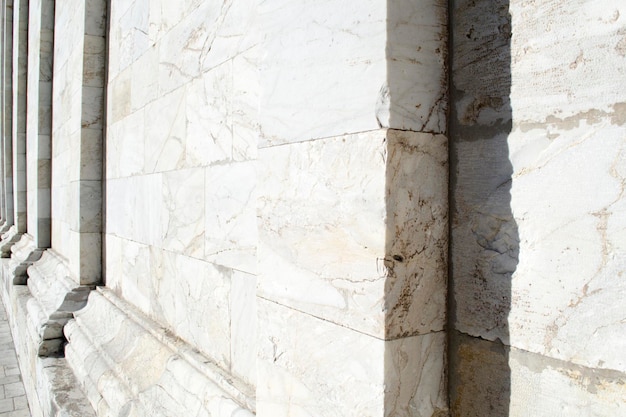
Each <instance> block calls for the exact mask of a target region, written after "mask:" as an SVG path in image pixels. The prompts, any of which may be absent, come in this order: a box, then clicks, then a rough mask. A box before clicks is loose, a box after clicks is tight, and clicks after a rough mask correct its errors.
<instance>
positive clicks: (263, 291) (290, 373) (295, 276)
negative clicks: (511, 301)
mask: <svg viewBox="0 0 626 417" xmlns="http://www.w3.org/2000/svg"><path fill="white" fill-rule="evenodd" d="M342 7H343V8H344V11H345V12H346V13H348V14H349V15H350V16H351V17H352V18H353V19H354V20H355V21H359V25H357V26H356V27H355V26H352V25H351V22H350V21H348V20H346V19H343V18H341V19H340V18H339V17H338V15H335V14H333V12H332V11H331V10H332V7H328V4H327V3H326V2H322V3H320V2H313V1H311V2H307V1H305V2H299V3H297V4H296V3H287V2H270V3H265V4H263V5H262V7H261V16H262V18H261V22H262V25H263V26H262V33H263V35H264V42H265V43H264V46H265V51H266V53H265V54H264V59H263V61H262V63H261V67H262V70H261V80H260V83H261V91H262V92H263V93H262V95H261V103H260V119H259V123H260V131H261V137H260V142H259V161H258V168H257V171H258V191H257V194H258V201H259V203H258V211H257V213H258V218H259V222H258V223H259V265H258V268H259V272H258V291H257V297H258V304H259V309H260V311H259V338H260V339H259V381H260V382H259V385H258V387H257V396H258V399H257V401H258V415H259V416H305V415H319V416H326V415H327V416H332V415H351V414H358V415H386V416H387V415H388V416H392V415H407V416H418V415H439V414H443V413H446V412H447V399H446V395H447V394H446V380H445V377H444V376H443V375H441V374H439V373H438V371H437V370H442V369H443V366H444V365H443V364H444V363H445V361H446V359H445V352H446V342H445V337H444V336H443V335H444V333H443V331H444V325H445V322H446V286H447V228H448V226H447V224H448V223H447V213H448V203H447V189H448V179H447V175H448V174H447V172H448V171H447V170H448V168H447V167H448V158H447V153H448V151H447V138H446V124H447V121H446V112H447V76H446V74H447V72H446V52H445V51H446V48H447V44H446V33H447V14H446V3H444V2H439V1H422V2H408V1H407V2H402V1H401V2H384V1H381V2H379V1H375V0H373V1H366V2H360V3H359V4H358V5H357V4H356V3H348V4H343V5H342ZM334 17H336V18H334ZM320 22H324V23H323V24H320ZM303 45H307V47H303ZM330 68H332V70H331V69H330ZM328 74H332V76H329V75H328ZM294 91H298V95H297V98H294V97H293V92H294ZM287 115H288V116H287ZM286 318H288V320H287V321H288V322H285V320H286ZM311 334H312V335H311ZM330 335H332V336H330ZM308 336H311V339H310V340H309V339H308ZM300 339H302V340H300ZM333 340H338V341H339V343H337V344H335V343H334V342H333ZM301 342H302V343H301ZM366 345H369V346H372V347H373V346H375V348H371V349H368V354H367V355H365V356H360V355H357V354H355V353H353V354H349V353H347V352H350V351H353V352H357V351H358V352H363V351H364V346H366ZM407 346H411V348H406V347H407ZM417 346H420V347H419V348H417ZM309 348H310V350H309ZM344 354H345V355H350V357H354V360H353V361H351V360H348V359H346V357H344V356H343V355H344ZM322 357H323V358H324V359H323V360H322V359H321V358H322ZM407 363H411V364H412V365H410V366H408V368H411V369H413V371H415V372H417V374H414V375H412V376H411V377H413V378H417V379H416V380H419V381H420V383H415V384H414V385H413V384H411V383H407V381H408V380H409V379H411V377H409V376H408V374H406V372H408V371H407V369H408V368H407V369H405V368H403V367H404V366H406V365H407ZM327 364H328V365H329V366H328V367H327V366H326V365H327ZM343 366H346V367H348V368H349V369H350V371H345V372H341V371H340V372H336V370H337V367H339V368H342V367H343ZM426 370H428V371H426ZM422 371H426V373H428V374H429V375H430V376H432V378H436V379H437V380H436V381H435V380H431V379H429V378H423V379H421V378H420V377H419V376H418V374H419V373H420V372H422ZM430 372H433V373H432V374H430ZM435 375H436V376H435ZM344 376H345V378H347V379H342V378H344ZM396 384H398V385H396ZM353 387H359V388H357V389H355V392H350V390H351V389H352V388H353ZM398 387H402V388H398ZM396 388H398V390H396ZM327 392H333V393H335V394H336V397H333V398H328V397H327V395H326V393H327ZM344 407H345V408H344ZM337 410H341V411H337ZM354 410H357V411H356V412H355V411H354Z"/></svg>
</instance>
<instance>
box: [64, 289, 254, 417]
mask: <svg viewBox="0 0 626 417" xmlns="http://www.w3.org/2000/svg"><path fill="white" fill-rule="evenodd" d="M75 317H76V318H75V320H72V321H70V322H69V323H68V324H67V325H66V326H65V334H66V336H67V339H68V345H67V346H66V348H65V353H66V358H67V361H68V364H69V365H70V367H71V368H72V369H73V371H74V374H75V375H76V376H77V379H78V380H79V384H80V386H81V388H82V389H83V390H84V391H85V392H86V393H87V398H88V400H89V402H90V403H91V404H92V406H93V407H94V408H95V409H96V410H97V414H98V415H101V416H151V417H161V416H163V417H165V416H174V415H177V416H195V417H201V416H202V417H234V416H236V417H252V416H253V415H254V414H253V412H254V408H255V400H254V395H253V392H252V391H251V390H250V388H249V387H248V386H246V385H245V384H243V383H242V382H240V381H237V380H235V379H234V378H233V377H232V376H231V375H228V374H226V373H224V372H223V371H222V370H221V369H220V368H218V367H217V366H216V365H214V364H213V363H212V362H211V361H210V360H209V359H208V358H207V357H205V356H203V355H201V354H200V353H199V352H198V351H197V350H195V349H193V348H192V347H191V346H190V345H187V344H186V343H184V342H183V341H181V340H180V339H177V338H174V337H172V336H171V334H170V333H169V332H168V331H167V330H166V329H165V328H163V327H160V326H158V325H157V324H156V323H154V322H152V321H150V320H149V319H147V318H146V317H145V316H143V315H142V314H141V313H139V312H138V311H136V310H135V309H134V308H133V307H132V306H130V305H129V304H128V303H126V302H124V301H123V300H121V299H120V298H118V297H117V296H116V295H115V294H114V293H112V292H111V291H110V290H108V289H106V288H98V289H97V290H96V291H93V292H92V293H91V294H90V295H89V301H88V303H87V306H86V307H85V308H84V309H82V310H81V311H78V312H76V313H75Z"/></svg>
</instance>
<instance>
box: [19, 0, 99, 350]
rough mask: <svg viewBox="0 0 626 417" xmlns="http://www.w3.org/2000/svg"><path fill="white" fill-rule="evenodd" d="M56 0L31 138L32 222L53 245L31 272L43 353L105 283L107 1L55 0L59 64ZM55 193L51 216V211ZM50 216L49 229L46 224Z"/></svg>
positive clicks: (48, 5) (44, 33)
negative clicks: (33, 174) (35, 180)
mask: <svg viewBox="0 0 626 417" xmlns="http://www.w3.org/2000/svg"><path fill="white" fill-rule="evenodd" d="M52 6H53V2H52V1H44V2H42V3H41V10H42V14H41V16H42V21H41V43H40V51H41V54H40V61H39V65H40V68H41V69H42V71H41V73H40V79H39V87H40V88H39V91H38V96H39V100H38V103H39V104H40V105H41V106H40V107H39V111H38V116H39V117H38V120H39V127H37V128H35V127H34V126H33V130H32V132H33V137H32V139H33V141H36V144H37V146H35V147H34V150H33V152H34V153H33V155H32V164H33V165H32V169H33V172H36V173H37V174H38V178H39V179H41V182H38V183H37V184H36V185H34V184H33V186H32V192H33V200H32V207H33V209H34V210H37V211H38V213H40V214H41V215H40V216H39V218H38V219H37V220H36V221H33V223H32V227H33V228H34V230H36V234H34V235H33V237H34V238H36V239H37V242H35V243H36V244H37V245H42V246H46V244H47V243H48V239H49V238H50V237H51V239H50V243H51V248H49V249H47V250H46V251H44V252H43V254H42V255H41V258H40V259H39V260H38V261H37V262H35V263H33V264H32V265H31V266H30V267H29V268H28V270H27V272H28V288H29V290H30V292H31V294H32V298H31V299H30V300H29V301H28V314H29V316H30V317H31V318H32V322H33V323H34V327H35V329H36V333H37V336H36V338H38V342H37V343H38V345H39V348H38V354H39V355H43V356H45V355H49V354H53V353H56V352H57V351H59V349H61V348H62V345H63V341H64V337H63V333H62V331H63V326H64V325H65V323H66V322H67V321H68V320H69V319H70V318H71V316H72V312H73V311H75V310H76V309H79V308H81V307H82V306H83V305H84V304H85V302H86V298H87V295H88V293H89V291H91V290H92V289H93V288H94V286H95V284H98V283H99V282H100V281H101V235H100V233H101V228H102V225H101V224H102V190H101V189H102V185H101V175H102V174H101V171H102V119H103V87H104V61H105V28H106V18H105V17H106V2H104V1H89V2H82V1H71V2H60V3H56V8H55V9H54V10H55V13H54V56H53V61H54V62H53V66H52V67H50V64H51V61H50V59H51V58H52V57H50V56H49V53H50V51H51V49H50V47H51V43H50V42H51V41H52V32H51V30H50V28H51V26H50V23H51V22H52V21H51V20H50V19H51V18H52V17H51V16H50V15H49V14H46V12H47V11H51V10H53V7H52ZM67 45H73V47H72V48H68V47H67ZM51 69H52V74H53V79H54V82H53V83H52V87H51V85H50V80H51V78H50V70H51ZM51 90H52V91H51ZM50 91H51V93H52V94H50ZM51 97H52V99H51ZM50 100H51V104H52V117H51V125H52V131H51V134H52V146H51V155H50V154H49V153H48V152H49V151H50V147H49V146H50V139H49V136H48V135H49V133H48V132H49V126H50V121H49V119H50V112H49V109H47V108H46V103H49V102H50ZM35 105H36V104H35V103H34V104H33V107H34V106H35ZM33 111H36V109H33ZM29 116H30V113H29ZM50 158H51V161H50ZM50 164H52V169H51V177H52V178H51V183H48V182H47V181H46V174H47V172H49V170H50V168H49V166H50ZM48 187H50V188H48ZM50 193H51V194H52V198H51V213H50V214H51V216H50V214H49V213H48V212H47V211H46V210H47V204H48V202H47V196H48V195H49V194H50ZM50 217H51V219H52V220H51V228H50V229H48V222H50V220H49V219H50ZM50 234H51V235H50ZM39 247H41V246H39Z"/></svg>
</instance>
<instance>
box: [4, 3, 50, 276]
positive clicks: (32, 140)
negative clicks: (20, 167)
mask: <svg viewBox="0 0 626 417" xmlns="http://www.w3.org/2000/svg"><path fill="white" fill-rule="evenodd" d="M29 9H30V11H29V32H28V67H29V68H32V69H35V68H38V71H35V70H31V71H29V72H28V91H27V109H26V112H27V113H26V114H27V117H26V119H27V121H26V123H27V125H26V142H27V144H26V145H27V146H26V166H27V170H26V179H27V181H26V182H27V211H28V218H27V227H26V229H27V230H26V231H27V233H24V234H23V235H22V236H21V238H20V240H19V241H18V242H17V243H16V244H15V245H14V246H13V247H12V248H11V252H12V255H11V261H10V262H9V264H8V265H7V268H6V271H4V276H5V281H11V282H12V283H13V284H25V283H26V279H27V274H26V269H27V268H28V266H30V265H31V264H32V263H33V262H34V261H36V260H38V259H39V258H40V257H41V254H42V252H43V251H44V250H45V249H46V248H48V247H50V178H51V172H50V136H51V114H52V47H53V36H54V1H53V0H43V1H42V0H34V1H31V2H30V3H29Z"/></svg>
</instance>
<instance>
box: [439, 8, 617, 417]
mask: <svg viewBox="0 0 626 417" xmlns="http://www.w3.org/2000/svg"><path fill="white" fill-rule="evenodd" d="M487 10H488V11H489V13H488V14H487V12H486V11H487ZM493 10H497V13H493ZM625 13H626V10H625V8H624V6H623V5H621V4H615V3H611V2H609V1H586V0H577V1H574V2H568V3H567V4H565V3H558V2H551V1H537V2H532V3H527V2H521V1H516V0H511V1H510V3H509V2H505V1H485V2H478V3H475V2H465V1H459V2H457V4H456V9H455V11H454V12H453V17H454V16H455V15H456V16H457V17H458V20H457V24H456V25H455V37H454V38H455V41H454V42H453V44H454V45H455V48H456V49H455V50H453V51H452V54H453V62H454V63H455V64H453V79H454V88H455V89H456V96H455V103H454V105H455V109H454V110H455V117H454V118H455V120H454V123H456V128H454V130H455V134H454V135H453V140H452V143H453V149H454V151H453V155H454V159H455V160H456V161H457V162H456V164H455V167H454V172H455V175H454V177H455V184H456V185H455V187H454V189H453V194H452V195H453V199H454V203H455V204H454V209H453V213H454V218H453V225H454V228H453V230H452V242H453V243H452V253H451V255H452V261H453V270H452V271H453V278H452V282H453V283H454V301H455V306H456V319H455V327H456V329H457V330H458V331H460V332H462V333H465V334H468V335H471V336H477V337H480V338H483V339H487V340H491V341H497V340H498V339H499V340H500V341H502V342H503V343H504V347H503V348H504V349H506V350H507V351H508V350H509V349H510V350H511V356H510V359H511V361H510V363H509V365H508V367H509V369H508V370H507V372H505V374H508V376H507V377H505V378H503V379H505V381H504V382H505V383H506V384H508V385H509V387H510V389H511V391H510V393H508V394H506V396H508V398H505V399H504V402H506V403H507V404H508V403H509V402H510V412H511V414H510V415H516V416H517V415H520V416H522V415H531V414H532V415H539V414H536V413H535V412H531V411H529V409H528V408H527V404H525V401H527V399H528V392H527V391H526V388H525V384H523V383H522V384H520V383H519V381H521V380H523V381H527V382H526V383H530V382H528V381H530V379H525V378H527V377H528V371H527V370H524V369H523V367H524V366H528V365H527V364H524V363H523V361H522V362H520V361H519V360H513V359H514V357H513V354H514V353H515V354H516V355H517V357H518V358H519V357H520V356H523V352H533V353H536V354H539V355H537V356H535V357H533V358H534V359H533V361H534V362H533V363H540V362H541V361H540V360H539V359H537V358H541V357H543V358H544V361H545V364H544V365H541V364H540V365H536V367H535V368H536V369H538V371H536V372H539V373H540V374H541V376H540V377H537V378H538V379H541V380H542V381H543V382H542V384H545V383H547V382H545V381H552V382H551V383H553V384H555V386H553V387H552V388H551V389H552V390H553V391H552V392H553V395H554V396H559V395H561V394H558V393H562V396H563V398H562V399H560V400H559V401H561V404H562V409H569V410H573V409H575V408H576V407H579V408H580V409H579V410H578V411H576V413H574V412H572V413H571V415H601V414H603V413H604V412H602V413H600V414H596V413H598V412H599V411H597V410H600V409H603V407H605V410H613V411H611V412H608V411H605V413H607V414H604V415H625V413H626V403H625V402H624V401H623V398H624V395H623V394H624V393H623V390H621V395H620V394H617V393H616V392H619V391H620V390H619V389H618V390H617V391H614V388H615V387H618V386H619V383H617V385H614V384H615V381H616V380H617V381H619V380H620V379H621V381H622V383H623V381H624V380H626V376H625V375H626V361H625V360H624V355H623V354H622V352H623V351H624V349H626V337H625V336H624V335H625V334H626V307H625V305H624V303H623V302H622V301H621V300H623V297H624V295H625V294H626V285H625V284H624V280H622V279H620V277H621V275H622V274H623V271H624V270H625V267H626V256H625V254H626V241H625V240H624V236H625V233H624V228H625V227H626V214H625V213H626V211H625V210H624V206H625V204H626V198H625V196H624V193H623V190H624V184H625V182H624V178H625V177H624V175H625V171H624V169H625V167H626V141H625V139H624V121H625V119H624V114H625V110H624V109H625V107H624V106H625V105H624V102H625V101H626V94H625V93H624V91H623V89H621V88H616V86H618V85H623V84H625V83H626V73H625V72H624V71H623V67H624V56H625V52H624V26H625V20H624V19H625V17H624V16H625ZM509 15H510V18H509V17H508V16H509ZM453 20H454V19H453ZM580 22H585V23H584V24H581V23H580ZM573 27H576V28H577V29H576V31H572V30H571V29H572V28H573ZM485 50H486V51H489V52H485ZM477 51H481V52H477ZM481 74H483V77H481V76H480V75H481ZM497 343H499V342H497ZM551 360H558V361H562V362H559V367H560V368H563V369H567V367H568V366H569V367H570V368H571V370H570V371H568V372H569V373H568V375H567V377H563V378H555V377H554V375H552V374H550V372H549V371H548V370H547V369H548V368H549V367H550V366H551V365H548V364H549V363H552V362H550V361H551ZM520 363H521V364H522V365H520ZM582 369H584V370H585V371H581V370H582ZM563 372H565V371H563ZM581 372H582V374H581ZM585 372H586V373H585ZM615 372H617V374H615ZM592 373H595V375H597V377H598V378H600V382H598V384H600V385H602V384H604V383H603V382H602V381H603V380H604V381H605V382H606V384H607V385H606V386H607V387H609V386H610V387H611V388H610V389H609V391H610V392H609V391H606V392H605V391H602V392H603V393H604V394H599V393H600V391H601V390H598V396H597V397H596V401H598V402H600V403H601V404H598V405H597V407H595V406H594V407H592V406H591V405H589V403H586V402H585V400H582V398H586V397H585V395H587V394H585V395H583V393H574V391H572V389H571V386H573V385H576V384H578V383H580V381H581V380H585V378H587V375H589V374H592ZM485 375H488V372H485ZM581 375H582V376H581ZM615 375H617V377H616V378H617V379H615V378H614V377H615ZM520 378H521V379H520ZM589 389H590V390H591V389H592V388H589ZM607 389H608V388H607ZM493 397H496V396H495V395H494V396H493ZM620 397H621V398H620ZM537 401H539V403H538V404H534V407H541V403H542V402H543V403H545V405H546V407H545V410H546V411H545V413H546V414H541V415H552V414H550V412H549V411H547V410H550V409H554V404H553V402H554V401H555V400H553V399H548V398H547V397H539V399H538V400H537ZM485 403H488V401H485ZM609 405H610V406H609ZM606 407H608V408H606ZM612 407H613V408H612ZM615 407H617V408H615ZM615 410H617V411H615ZM567 414H568V415H570V413H569V412H568V413H567ZM459 415H466V414H463V412H461V414H459ZM494 415H495V414H494Z"/></svg>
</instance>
